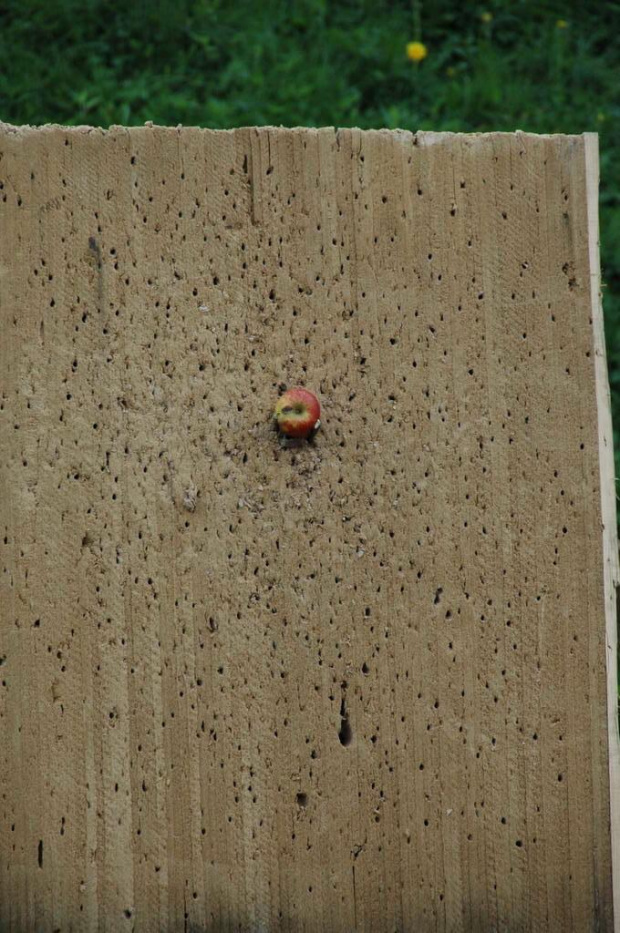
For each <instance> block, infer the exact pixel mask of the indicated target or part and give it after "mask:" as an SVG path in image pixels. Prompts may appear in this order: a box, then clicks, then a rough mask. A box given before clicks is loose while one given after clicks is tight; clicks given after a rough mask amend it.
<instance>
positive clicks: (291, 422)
mask: <svg viewBox="0 0 620 933" xmlns="http://www.w3.org/2000/svg"><path fill="white" fill-rule="evenodd" d="M273 416H274V418H275V420H276V424H277V426H278V430H279V431H280V433H281V434H283V435H284V436H285V437H295V438H299V437H301V438H308V437H311V436H312V435H313V433H314V432H315V431H316V430H317V429H318V427H319V419H320V417H321V406H320V405H319V400H318V398H317V397H316V395H314V393H313V392H309V391H308V389H303V388H302V387H301V386H295V388H293V389H288V390H287V391H286V392H285V393H284V395H281V396H280V398H279V399H278V401H277V402H276V407H275V411H274V413H273Z"/></svg>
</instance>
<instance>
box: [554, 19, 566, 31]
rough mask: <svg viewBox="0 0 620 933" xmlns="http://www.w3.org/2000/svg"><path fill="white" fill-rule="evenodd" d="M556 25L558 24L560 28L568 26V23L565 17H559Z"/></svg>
mask: <svg viewBox="0 0 620 933" xmlns="http://www.w3.org/2000/svg"><path fill="white" fill-rule="evenodd" d="M555 25H556V26H557V28H558V29H566V27H567V26H568V23H567V22H566V20H565V19H559V20H558V21H557V23H556V24H555Z"/></svg>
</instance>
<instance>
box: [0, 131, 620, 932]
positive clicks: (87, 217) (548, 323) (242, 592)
mask: <svg viewBox="0 0 620 933" xmlns="http://www.w3.org/2000/svg"><path fill="white" fill-rule="evenodd" d="M592 145H593V142H592V140H590V141H589V142H588V139H587V138H586V137H571V136H555V137H537V136H532V135H527V134H522V133H517V134H490V135H481V136H464V135H452V134H432V133H421V134H417V135H412V134H409V133H405V132H387V131H377V132H360V131H358V130H340V131H334V130H332V129H324V130H283V129H268V128H265V129H244V130H236V131H232V132H214V131H204V130H197V129H164V128H157V127H145V128H140V129H131V130H127V129H123V128H120V127H114V128H112V129H111V130H109V131H107V132H104V131H102V130H93V129H89V128H86V127H82V128H77V129H64V128H61V127H46V128H42V129H38V130H34V129H28V128H19V129H18V128H14V127H7V126H4V127H1V132H0V183H1V185H2V187H1V188H0V224H1V233H2V235H1V236H0V307H1V331H0V333H1V345H0V353H1V360H0V364H1V372H2V375H1V381H0V390H1V400H0V407H1V411H0V415H1V420H0V425H1V432H2V433H1V447H0V450H1V468H0V475H1V479H2V493H1V496H2V498H1V502H0V510H1V512H0V525H1V528H0V554H1V561H0V567H1V570H2V573H1V575H0V580H1V584H0V585H1V599H2V613H1V627H0V738H1V741H0V929H2V930H4V929H6V930H18V931H21V930H28V931H30V930H36V931H48V930H49V931H52V930H59V931H60V930H61V931H67V930H93V929H99V930H109V931H116V930H127V931H129V930H137V931H142V930H144V931H151V930H161V931H176V930H193V931H203V930H205V931H206V930H209V931H211V930H217V931H248V933H249V931H252V933H254V931H280V930H282V931H308V933H310V931H329V933H332V931H333V933H340V931H343V933H344V931H351V930H360V931H373V933H374V931H377V933H382V931H386V933H393V931H403V933H404V931H415V933H425V931H492V930H495V931H506V933H515V931H544V930H549V931H554V933H555V931H573V930H574V931H585V930H595V929H596V930H599V931H611V930H612V929H613V893H612V858H611V853H612V829H611V822H610V770H609V769H610V761H611V764H612V772H611V773H612V781H614V780H615V781H617V762H616V766H614V764H613V755H614V748H617V746H614V745H613V744H612V746H611V748H612V759H610V755H609V747H608V740H609V741H611V740H610V739H609V736H610V733H609V731H608V719H607V716H608V693H607V691H608V679H607V676H608V668H607V664H606V653H607V648H606V644H607V642H606V638H611V637H612V636H613V632H614V631H615V629H614V624H615V623H613V622H612V621H611V612H612V609H613V599H614V595H613V587H614V581H615V582H617V580H616V578H614V576H613V567H615V566H617V565H616V564H613V561H612V558H611V556H610V548H611V547H612V544H611V543H610V542H611V538H610V537H609V532H607V534H608V537H607V539H606V543H605V546H604V538H603V532H602V526H603V523H605V526H606V528H609V526H610V522H611V524H612V526H613V525H614V522H615V515H613V511H614V499H613V495H611V496H610V495H609V490H608V489H607V483H612V484H613V464H612V462H611V460H610V458H609V456H608V455H607V454H605V453H604V452H603V451H602V445H603V444H604V443H607V442H608V440H609V433H608V421H606V420H605V419H608V417H609V414H608V410H607V409H606V406H607V405H608V401H607V398H606V396H605V384H604V381H605V375H604V368H601V364H600V359H601V352H604V345H603V344H602V343H601V341H602V319H601V318H600V313H599V312H600V308H599V312H597V311H596V310H595V319H594V320H593V308H595V309H596V308H598V307H599V306H598V303H597V302H598V297H597V296H598V279H597V278H596V274H597V272H598V270H597V268H594V266H595V264H596V263H597V261H598V260H597V256H598V253H597V248H596V244H595V243H593V237H595V236H596V227H595V226H593V223H592V211H593V210H595V205H594V202H593V198H594V200H595V198H596V185H594V188H593V187H592V185H593V180H592V179H593V176H592V152H593V150H592V148H591V147H592ZM588 152H589V156H588ZM587 166H589V167H588V170H587ZM588 179H589V180H588ZM597 314H598V317H597V316H596V315H597ZM601 347H603V350H601ZM603 363H604V356H603ZM281 383H286V384H288V385H294V384H304V385H306V386H308V388H310V389H312V390H313V391H315V392H317V393H318V394H319V396H320V398H321V403H322V409H323V411H322V428H321V431H320V433H319V435H318V436H317V439H316V442H315V444H314V445H312V446H311V445H307V446H303V447H301V448H299V449H295V450H282V449H281V448H280V447H279V446H278V444H277V441H276V438H275V436H274V433H273V430H272V428H271V425H270V412H271V409H272V406H273V403H274V401H275V399H276V397H277V395H278V392H279V389H278V387H279V385H280V384H281ZM604 438H607V441H604ZM610 471H611V475H609V473H610ZM602 502H603V503H604V504H603V505H602ZM610 562H611V563H610ZM612 564H613V566H612ZM609 663H610V665H611V664H612V663H613V662H612V660H611V658H610V662H609ZM610 682H611V681H610ZM612 696H613V694H612V692H611V690H610V693H609V703H611V702H612ZM613 721H614V720H613V716H612V710H610V722H613ZM614 767H615V774H616V777H615V778H614ZM614 793H615V794H616V793H617V787H615V785H614ZM614 825H615V824H614Z"/></svg>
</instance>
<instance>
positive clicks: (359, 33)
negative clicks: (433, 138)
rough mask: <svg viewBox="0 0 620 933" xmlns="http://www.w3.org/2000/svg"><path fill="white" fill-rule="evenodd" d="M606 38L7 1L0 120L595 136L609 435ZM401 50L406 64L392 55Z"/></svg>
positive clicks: (195, 7) (610, 29) (323, 12)
mask: <svg viewBox="0 0 620 933" xmlns="http://www.w3.org/2000/svg"><path fill="white" fill-rule="evenodd" d="M619 27H620V2H601V3H598V4H596V3H595V4H586V3H583V4H581V3H578V2H574V0H573V2H568V0H564V2H545V0H542V2H536V0H511V2H506V0H488V2H484V0H483V2H482V3H472V2H467V0H464V2H459V0H426V2H424V0H413V5H412V3H411V2H405V0H372V2H371V0H355V2H354V0H340V2H331V3H328V2H327V0H291V2H288V3H287V2H284V0H278V2H276V0H254V2H252V0H236V2H230V0H229V2H224V0H159V2H157V0H152V2H144V0H135V2H133V3H127V4H126V3H123V4H121V3H116V2H113V0H4V4H3V6H2V7H1V8H0V63H1V64H0V117H1V118H2V119H3V120H5V121H8V122H13V123H18V124H20V123H31V124H40V123H46V122H54V123H65V124H80V123H90V124H95V125H102V126H108V125H109V124H113V123H119V124H127V125H137V124H143V123H144V122H145V121H146V120H152V121H154V122H155V123H159V124H168V125H170V124H172V125H176V124H180V123H183V124H188V125H200V126H206V127H232V126H241V125H246V126H247V125H252V124H272V125H273V124H276V125H277V124H285V125H288V126H302V125H303V126H321V125H336V126H360V127H381V126H387V127H402V128H405V129H412V130H417V129H434V130H454V131H459V130H460V131H487V130H515V129H521V130H525V131H530V132H537V133H581V132H584V131H596V132H598V133H599V134H600V137H601V139H600V143H601V179H602V184H601V232H602V244H601V245H602V266H603V281H604V283H605V292H604V306H605V317H606V334H607V348H608V361H609V371H610V381H611V388H612V399H613V412H614V418H615V425H616V429H617V430H618V427H620V203H619V201H620V175H619V168H618V159H619V155H620V140H619V128H620V28H619ZM414 39H415V40H421V41H423V42H424V43H425V45H426V46H427V49H428V55H427V57H426V58H425V59H424V61H422V62H420V63H412V62H410V61H408V59H407V56H406V54H405V45H406V43H407V41H410V40H414ZM618 440H619V439H618V438H617V443H616V451H618V450H620V444H619V443H618ZM617 466H620V457H618V454H617ZM619 473H620V470H619Z"/></svg>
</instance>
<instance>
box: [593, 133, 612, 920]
mask: <svg viewBox="0 0 620 933" xmlns="http://www.w3.org/2000/svg"><path fill="white" fill-rule="evenodd" d="M584 141H585V158H586V196H587V203H588V240H589V245H590V283H591V284H590V293H591V300H592V321H593V330H594V359H595V376H596V400H597V409H598V437H599V457H600V471H601V518H602V532H603V560H604V580H605V619H606V638H607V716H608V730H609V781H610V787H611V794H610V804H611V842H612V856H613V894H614V916H615V918H616V926H618V925H619V924H620V876H619V871H620V849H619V847H620V812H619V810H618V805H619V802H620V735H619V732H618V630H617V612H618V606H617V593H618V586H619V585H620V565H619V563H618V526H617V517H616V496H617V494H616V485H615V475H614V453H613V430H612V424H611V399H610V395H609V380H608V377H607V353H606V349H605V332H604V326H603V325H604V321H603V307H602V303H601V273H600V262H599V225H598V186H599V159H598V136H597V135H596V133H585V134H584Z"/></svg>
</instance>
